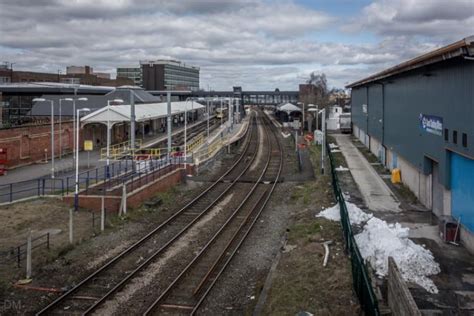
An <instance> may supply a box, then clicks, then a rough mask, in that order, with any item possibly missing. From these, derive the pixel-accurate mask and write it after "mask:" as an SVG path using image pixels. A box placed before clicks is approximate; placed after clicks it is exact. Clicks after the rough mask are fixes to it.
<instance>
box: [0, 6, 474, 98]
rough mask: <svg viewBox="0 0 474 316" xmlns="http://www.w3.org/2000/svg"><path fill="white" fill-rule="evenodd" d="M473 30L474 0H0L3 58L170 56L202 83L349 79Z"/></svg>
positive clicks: (23, 66)
mask: <svg viewBox="0 0 474 316" xmlns="http://www.w3.org/2000/svg"><path fill="white" fill-rule="evenodd" d="M473 34H474V1H473V0H203V1H198V0H0V56H1V60H0V62H1V61H9V62H14V63H15V65H14V68H15V69H18V70H35V71H51V72H57V71H58V69H61V70H62V71H63V72H64V71H65V67H66V66H67V65H85V64H87V65H90V66H92V67H93V68H94V70H95V71H106V72H111V73H114V72H115V68H116V67H118V66H135V65H138V61H139V60H149V59H158V58H173V59H179V60H182V61H185V62H186V63H189V64H193V65H197V66H200V67H201V87H202V88H205V89H208V88H209V87H210V88H211V89H214V90H223V89H226V90H227V89H230V88H231V87H232V86H234V85H241V86H242V87H243V88H244V89H246V90H253V89H272V90H273V89H275V88H279V89H281V90H283V89H289V90H296V89H297V85H298V84H299V83H302V82H304V81H305V80H306V78H307V77H308V75H309V73H310V72H311V71H316V72H324V73H326V75H327V77H328V81H329V84H330V85H331V86H334V87H343V86H344V85H345V84H346V83H348V82H351V81H354V80H356V79H359V78H362V77H364V76H366V75H369V74H371V73H373V72H376V71H378V70H382V69H384V68H386V67H388V66H390V65H394V64H396V63H398V62H401V61H403V60H406V59H408V58H411V57H414V56H416V55H418V54H421V53H423V52H426V51H429V50H432V49H434V48H436V47H439V46H441V45H444V44H448V43H451V42H454V41H457V40H459V39H461V38H464V37H467V36H470V35H473Z"/></svg>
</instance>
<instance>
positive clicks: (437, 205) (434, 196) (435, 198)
mask: <svg viewBox="0 0 474 316" xmlns="http://www.w3.org/2000/svg"><path fill="white" fill-rule="evenodd" d="M431 206H432V207H431V209H432V211H433V213H434V214H435V215H436V216H438V217H439V216H441V215H443V213H444V212H443V209H444V208H443V186H442V185H441V183H440V181H439V164H438V163H437V162H436V161H432V174H431Z"/></svg>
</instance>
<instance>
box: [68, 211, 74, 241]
mask: <svg viewBox="0 0 474 316" xmlns="http://www.w3.org/2000/svg"><path fill="white" fill-rule="evenodd" d="M73 226H74V221H73V209H72V208H71V209H69V243H70V244H71V245H72V244H73V242H74V238H73Z"/></svg>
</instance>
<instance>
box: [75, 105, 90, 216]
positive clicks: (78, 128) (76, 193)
mask: <svg viewBox="0 0 474 316" xmlns="http://www.w3.org/2000/svg"><path fill="white" fill-rule="evenodd" d="M90 111H91V109H89V108H83V109H78V110H77V115H76V119H77V127H76V135H75V136H76V153H77V155H78V157H77V159H76V185H75V191H74V210H76V211H77V209H78V206H79V130H80V121H81V117H80V115H79V114H80V113H81V112H90ZM74 124H76V122H74Z"/></svg>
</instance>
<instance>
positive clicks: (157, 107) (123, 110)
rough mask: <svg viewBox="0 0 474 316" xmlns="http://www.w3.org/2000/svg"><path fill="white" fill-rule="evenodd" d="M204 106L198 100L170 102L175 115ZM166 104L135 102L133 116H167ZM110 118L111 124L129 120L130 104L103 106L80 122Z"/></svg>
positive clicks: (103, 121) (144, 118)
mask: <svg viewBox="0 0 474 316" xmlns="http://www.w3.org/2000/svg"><path fill="white" fill-rule="evenodd" d="M203 108H205V106H204V105H202V104H200V103H198V102H195V101H194V102H191V101H187V102H185V101H180V102H171V114H172V115H176V114H180V113H184V110H185V109H187V111H188V112H190V111H192V110H200V109H203ZM167 109H168V104H167V103H166V102H161V103H147V104H135V117H136V121H137V122H142V121H149V120H156V119H159V118H164V117H167V115H168V110H167ZM108 120H110V122H111V123H112V124H115V123H121V122H127V121H130V104H123V105H111V106H110V108H107V107H103V108H101V109H98V110H96V111H94V112H92V113H89V114H88V115H86V116H84V117H83V118H81V122H83V123H85V124H87V123H104V124H107V121H108Z"/></svg>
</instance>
